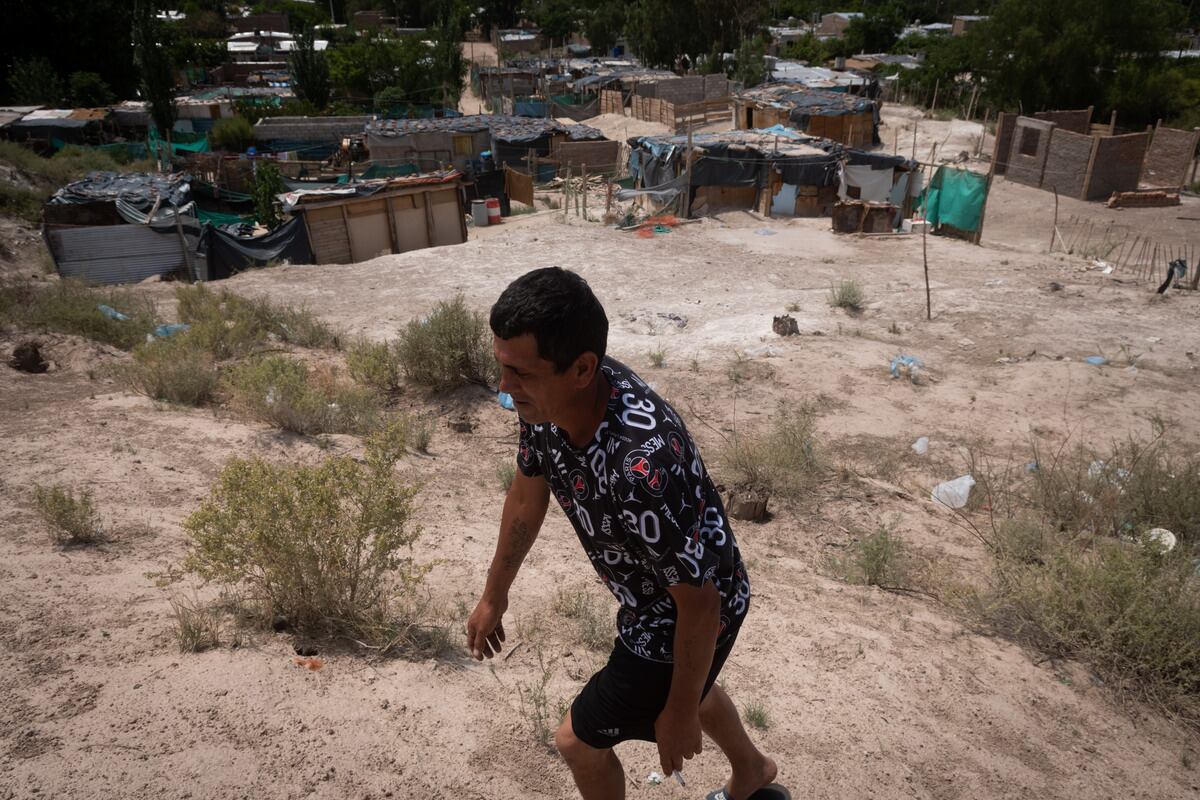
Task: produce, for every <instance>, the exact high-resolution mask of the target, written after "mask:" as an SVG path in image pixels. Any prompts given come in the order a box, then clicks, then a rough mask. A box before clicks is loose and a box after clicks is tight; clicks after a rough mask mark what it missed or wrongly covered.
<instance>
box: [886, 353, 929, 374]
mask: <svg viewBox="0 0 1200 800" xmlns="http://www.w3.org/2000/svg"><path fill="white" fill-rule="evenodd" d="M921 367H922V364H921V359H919V358H917V357H916V356H906V355H903V354H901V355H898V356H893V357H892V366H891V372H892V377H893V378H899V377H900V371H901V370H904V371H905V372H907V373H909V374H912V372H913V370H914V369H920V368H921Z"/></svg>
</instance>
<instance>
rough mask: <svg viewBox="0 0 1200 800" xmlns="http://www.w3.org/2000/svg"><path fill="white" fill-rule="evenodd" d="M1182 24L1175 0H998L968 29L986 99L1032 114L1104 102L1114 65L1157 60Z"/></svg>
mask: <svg viewBox="0 0 1200 800" xmlns="http://www.w3.org/2000/svg"><path fill="white" fill-rule="evenodd" d="M1182 21H1183V6H1182V4H1178V3H1167V2H1163V0H1058V1H1057V2H1054V3H1044V2H1041V1H1040V0H1000V1H999V2H998V3H997V4H996V7H995V9H994V10H993V12H992V15H991V17H990V18H989V19H988V20H987V21H986V22H984V23H983V24H981V25H979V26H977V27H976V28H974V29H972V33H978V34H979V36H980V38H979V40H978V42H977V44H978V45H979V48H978V52H979V53H980V54H981V56H982V57H981V62H982V63H981V64H980V71H981V73H982V75H983V77H984V78H985V79H986V82H987V85H988V88H989V93H990V94H991V96H992V99H993V100H994V101H996V102H998V103H999V104H1000V105H1003V106H1005V107H1008V108H1018V107H1019V108H1023V109H1025V110H1027V111H1036V110H1040V109H1043V108H1080V107H1083V106H1088V105H1096V106H1100V107H1104V106H1105V100H1106V97H1105V95H1106V87H1107V86H1108V85H1109V84H1111V83H1112V82H1113V80H1114V78H1115V77H1116V76H1117V70H1118V68H1119V67H1120V65H1121V64H1122V63H1123V62H1128V61H1130V60H1137V59H1144V60H1146V61H1147V62H1148V63H1152V62H1154V61H1155V60H1157V59H1159V58H1160V56H1159V53H1160V52H1161V51H1162V50H1165V49H1167V48H1168V47H1170V42H1171V34H1172V33H1173V31H1174V30H1175V29H1176V27H1177V26H1178V25H1180V24H1181V23H1182ZM1142 74H1143V75H1148V74H1149V73H1148V72H1146V71H1145V70H1143V71H1142ZM1131 75H1132V73H1131V72H1130V71H1129V70H1128V69H1127V70H1126V71H1125V73H1124V75H1123V76H1122V78H1123V79H1124V80H1129V79H1131ZM1123 91H1126V92H1128V89H1125V90H1123Z"/></svg>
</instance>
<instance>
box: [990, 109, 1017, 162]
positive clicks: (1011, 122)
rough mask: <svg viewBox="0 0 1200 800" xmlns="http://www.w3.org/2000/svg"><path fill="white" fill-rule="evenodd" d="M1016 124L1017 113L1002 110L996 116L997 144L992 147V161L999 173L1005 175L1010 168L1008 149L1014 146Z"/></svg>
mask: <svg viewBox="0 0 1200 800" xmlns="http://www.w3.org/2000/svg"><path fill="white" fill-rule="evenodd" d="M1016 125H1017V115H1016V114H1007V113H1005V112H1003V111H1001V112H1000V114H999V116H997V117H996V144H995V146H994V147H993V148H992V163H994V164H995V165H996V174H997V175H1003V174H1004V173H1005V172H1006V171H1007V170H1008V151H1009V150H1010V149H1011V148H1012V135H1013V128H1015V127H1016Z"/></svg>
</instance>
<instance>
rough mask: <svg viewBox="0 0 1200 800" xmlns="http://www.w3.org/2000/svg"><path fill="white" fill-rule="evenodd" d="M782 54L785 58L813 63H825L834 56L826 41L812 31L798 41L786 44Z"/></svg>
mask: <svg viewBox="0 0 1200 800" xmlns="http://www.w3.org/2000/svg"><path fill="white" fill-rule="evenodd" d="M782 55H783V57H784V58H788V59H794V60H796V61H803V62H805V63H806V64H812V65H820V64H823V63H825V62H826V61H828V60H829V59H830V58H832V56H831V55H830V52H829V48H828V47H827V46H826V44H825V42H822V41H821V40H820V39H818V38H817V37H816V36H814V35H813V34H811V33H806V34H804V35H803V36H801V37H800V38H799V39H797V40H796V41H794V42H788V43H787V44H786V45H784V47H783V52H782Z"/></svg>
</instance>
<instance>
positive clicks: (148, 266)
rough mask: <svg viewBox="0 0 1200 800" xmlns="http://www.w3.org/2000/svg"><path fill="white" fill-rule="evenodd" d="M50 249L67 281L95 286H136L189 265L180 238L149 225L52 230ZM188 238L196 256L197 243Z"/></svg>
mask: <svg viewBox="0 0 1200 800" xmlns="http://www.w3.org/2000/svg"><path fill="white" fill-rule="evenodd" d="M47 234H48V236H49V237H50V250H51V252H52V253H54V254H55V263H56V264H57V265H58V272H59V274H60V275H62V276H63V277H64V278H68V277H72V278H81V279H83V280H85V281H87V282H88V283H93V284H111V283H136V282H138V281H143V280H145V279H146V278H150V277H153V276H155V275H163V274H165V273H168V272H174V271H175V270H177V269H180V268H181V267H183V266H185V263H186V262H185V261H184V256H183V251H182V249H181V248H180V245H179V236H178V234H175V233H157V232H155V231H154V230H152V229H151V228H149V227H147V226H145V225H95V226H91V227H86V228H51V229H49V230H48V231H47ZM185 238H186V239H188V247H189V248H190V249H191V251H192V252H193V253H194V252H195V249H196V240H195V239H194V238H193V237H185Z"/></svg>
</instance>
